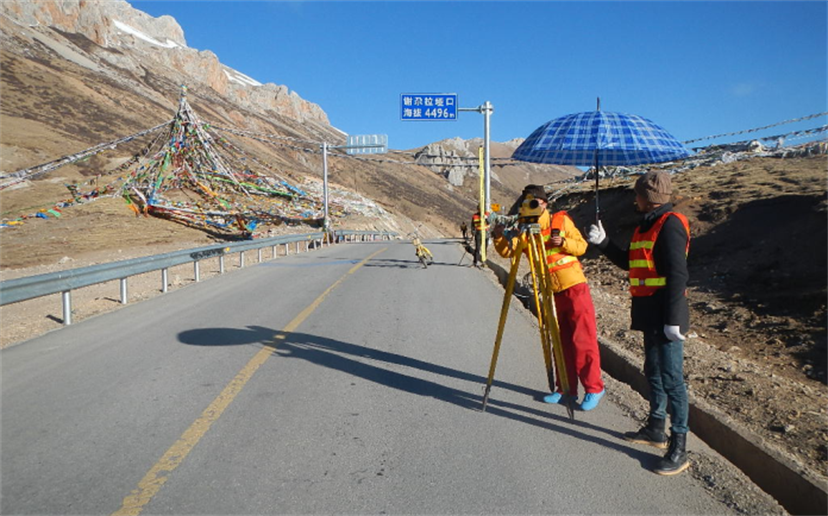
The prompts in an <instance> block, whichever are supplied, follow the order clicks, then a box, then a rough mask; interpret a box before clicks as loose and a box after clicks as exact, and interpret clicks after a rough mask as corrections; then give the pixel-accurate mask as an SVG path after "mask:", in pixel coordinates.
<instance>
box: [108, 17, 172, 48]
mask: <svg viewBox="0 0 828 516" xmlns="http://www.w3.org/2000/svg"><path fill="white" fill-rule="evenodd" d="M112 22H113V23H114V24H115V27H117V28H118V29H120V30H122V31H123V32H126V33H127V34H132V35H133V36H135V37H136V38H138V39H143V40H144V41H146V42H147V43H151V44H153V45H156V46H159V47H164V48H176V47H179V46H180V45H179V44H178V43H176V42H175V41H170V40H169V39H168V40H167V42H166V43H161V42H160V41H158V40H157V39H155V38H153V37H152V36H148V35H146V34H144V33H143V32H141V31H140V30H138V29H134V28H132V27H130V26H129V25H127V24H126V23H122V22H119V21H118V20H112Z"/></svg>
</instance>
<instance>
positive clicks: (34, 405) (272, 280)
mask: <svg viewBox="0 0 828 516" xmlns="http://www.w3.org/2000/svg"><path fill="white" fill-rule="evenodd" d="M427 245H428V246H429V248H430V249H431V250H432V252H433V253H434V257H435V264H434V265H432V266H431V267H429V268H428V269H422V268H421V267H420V265H419V264H418V263H417V262H416V261H415V256H414V250H413V247H412V246H411V245H410V243H408V242H399V243H397V242H376V243H361V244H340V245H338V246H334V247H327V248H323V249H320V250H316V251H313V252H311V253H306V254H300V255H293V256H289V257H284V258H278V259H276V260H274V261H270V262H265V263H262V264H257V265H255V266H250V267H247V268H245V269H240V270H237V271H234V272H232V273H231V274H225V275H223V276H219V277H216V278H213V279H210V280H209V281H204V282H201V283H197V284H193V285H191V286H189V287H187V288H184V289H180V290H177V291H174V292H171V293H169V294H165V295H163V296H160V297H157V298H154V299H151V300H148V301H145V302H142V303H136V304H133V305H129V306H127V307H124V308H123V309H120V310H117V311H114V312H110V313H107V314H104V315H101V316H97V317H94V318H90V319H87V320H84V321H82V322H80V323H78V324H75V325H72V326H69V327H66V328H64V329H61V330H59V331H55V332H52V333H49V334H47V335H44V336H42V337H39V338H36V339H33V340H30V341H28V342H25V343H23V344H20V345H17V346H14V347H11V348H8V349H5V350H3V351H2V352H0V359H2V405H1V406H0V410H1V411H0V416H2V434H0V439H1V440H2V447H1V449H0V453H1V454H0V473H2V501H0V504H1V505H0V512H2V514H112V513H116V512H118V513H121V514H130V513H131V514H138V513H142V514H284V513H351V514H354V513H374V514H377V513H420V514H460V513H462V514H528V513H547V514H549V513H556V514H562V513H593V514H595V513H597V514H606V513H615V514H618V513H626V514H711V513H717V514H726V513H728V512H729V511H728V509H727V508H726V507H725V506H723V505H721V504H720V503H718V502H716V501H715V500H713V499H712V498H711V497H710V496H709V495H708V494H707V492H706V491H705V490H704V489H703V487H702V486H701V485H700V484H699V483H698V482H697V481H695V480H694V479H693V478H692V477H691V476H690V475H688V474H682V475H679V476H676V477H660V476H658V475H655V474H653V473H652V472H650V470H649V469H650V468H651V467H652V465H653V464H654V461H655V460H656V459H657V456H658V453H660V452H658V451H657V450H655V449H647V448H646V447H640V446H634V445H628V444H627V443H626V442H625V441H623V440H622V439H621V438H620V436H621V434H622V433H623V432H625V431H627V430H632V429H634V428H635V427H636V423H635V422H634V421H633V420H631V419H629V418H628V417H626V416H625V415H624V414H623V413H622V412H621V410H620V409H618V408H617V407H615V406H613V405H612V403H610V402H609V401H608V400H606V398H605V399H604V400H603V401H602V403H601V405H600V407H599V408H598V409H596V410H594V411H592V412H577V413H576V418H575V420H574V421H573V420H570V419H569V418H568V416H567V415H566V411H565V409H564V408H563V407H561V406H548V405H545V404H543V403H541V402H540V401H539V399H540V397H541V396H542V395H543V394H544V392H545V389H546V386H545V373H544V368H543V365H542V355H541V350H540V345H539V343H538V342H539V339H538V333H537V329H536V326H535V325H534V322H533V320H532V319H531V318H530V317H528V316H527V314H526V312H524V311H522V310H518V309H517V308H516V306H517V305H513V307H512V309H511V310H510V312H509V316H508V319H507V325H506V330H505V338H504V342H503V349H502V352H501V354H500V360H499V362H498V368H497V374H496V375H495V384H494V387H493V389H492V392H491V397H490V399H489V406H488V409H487V411H486V412H482V411H481V410H480V406H481V400H482V393H483V386H484V384H485V381H486V375H487V374H488V370H489V363H490V360H491V353H492V346H493V343H494V336H495V332H496V329H497V318H498V314H499V311H500V305H501V302H502V299H503V291H502V289H501V288H500V287H499V286H498V285H497V284H495V283H494V282H493V281H492V278H491V275H490V273H488V272H484V271H480V270H476V269H474V268H470V267H467V265H468V264H469V261H470V258H469V256H468V255H466V256H465V258H464V261H463V265H464V266H458V265H457V264H458V262H459V261H460V259H461V255H462V254H463V251H462V249H461V247H460V246H459V245H458V244H456V243H454V242H450V241H436V242H428V243H427ZM366 259H367V261H366Z"/></svg>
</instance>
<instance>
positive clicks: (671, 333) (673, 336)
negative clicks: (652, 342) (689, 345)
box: [664, 324, 685, 342]
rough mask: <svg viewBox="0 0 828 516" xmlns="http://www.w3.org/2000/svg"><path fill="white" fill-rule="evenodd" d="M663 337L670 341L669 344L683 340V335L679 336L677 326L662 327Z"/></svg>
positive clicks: (679, 332) (667, 325) (679, 329)
mask: <svg viewBox="0 0 828 516" xmlns="http://www.w3.org/2000/svg"><path fill="white" fill-rule="evenodd" d="M664 336H665V337H667V338H668V339H670V342H675V341H677V340H685V339H684V335H682V334H681V328H679V327H678V326H672V325H670V324H665V325H664Z"/></svg>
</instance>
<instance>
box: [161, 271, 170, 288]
mask: <svg viewBox="0 0 828 516" xmlns="http://www.w3.org/2000/svg"><path fill="white" fill-rule="evenodd" d="M168 283H169V282H168V281H167V269H161V292H164V293H165V294H166V293H167V284H168Z"/></svg>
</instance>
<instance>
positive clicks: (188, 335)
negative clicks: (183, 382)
mask: <svg viewBox="0 0 828 516" xmlns="http://www.w3.org/2000/svg"><path fill="white" fill-rule="evenodd" d="M178 340H179V341H180V342H182V343H184V344H189V345H193V346H238V345H250V344H254V345H255V344H259V345H261V346H263V347H268V348H272V349H273V350H274V355H275V356H278V357H280V358H293V359H300V360H305V361H307V362H310V363H313V364H317V365H319V366H322V367H327V368H330V369H335V370H337V371H342V372H344V373H348V374H351V375H353V376H356V377H359V378H362V379H365V380H368V381H371V382H375V383H378V384H380V385H385V386H387V387H389V388H392V389H397V390H400V391H404V392H408V393H411V394H417V395H419V396H426V397H430V398H434V399H438V400H440V401H445V402H447V403H451V404H453V405H456V406H459V407H462V408H465V409H470V410H481V406H482V404H483V394H482V391H483V386H484V385H485V383H486V378H485V377H484V376H480V375H476V374H473V373H468V372H465V371H460V370H457V369H452V368H450V367H445V366H441V365H439V364H433V363H430V362H424V361H422V360H418V359H415V358H411V357H406V356H404V355H399V354H396V353H390V352H387V351H381V350H378V349H372V348H368V347H365V346H359V345H357V344H351V343H348V342H343V341H339V340H334V339H328V338H325V337H318V336H315V335H309V334H306V333H285V332H281V331H278V330H273V329H271V328H264V327H261V326H248V329H238V328H205V329H198V330H188V331H185V332H181V333H180V334H179V335H178ZM370 362H376V363H370ZM383 365H395V366H402V367H406V368H410V369H412V370H414V371H424V372H428V373H433V374H437V375H441V376H446V377H449V378H455V379H458V380H463V381H467V382H471V383H474V384H476V386H477V387H476V389H477V390H479V391H480V393H479V394H475V393H472V392H468V391H465V390H460V389H456V388H453V387H448V386H446V385H442V384H440V383H436V382H433V381H430V380H424V379H422V378H417V377H416V376H411V375H408V374H403V373H400V372H397V371H392V370H390V369H389V368H387V367H383ZM497 389H506V390H510V391H513V392H517V393H520V394H524V395H527V396H528V397H530V398H532V399H533V400H537V399H539V398H540V397H541V395H542V394H543V393H540V392H539V391H536V390H533V389H528V388H526V387H522V386H520V385H515V384H512V383H507V382H502V381H497V380H495V381H494V382H493V383H492V393H493V394H494V395H493V396H492V397H490V398H489V402H488V406H487V409H486V413H487V414H491V415H493V416H499V417H505V418H508V419H512V420H514V421H520V422H522V423H526V424H530V425H534V426H538V427H541V428H545V429H548V430H552V431H554V432H559V433H563V434H566V435H569V436H572V437H576V438H579V439H583V440H585V441H589V442H592V443H595V444H599V445H601V446H604V447H606V448H609V449H612V450H615V451H618V452H621V453H625V454H627V455H629V456H630V457H631V458H633V459H635V460H638V461H639V462H640V463H641V464H642V467H647V468H649V467H651V466H652V463H653V462H654V461H655V460H657V457H655V456H654V455H652V454H651V453H647V452H644V451H641V450H638V449H635V448H632V447H629V446H626V445H625V444H624V442H623V440H622V434H621V433H620V432H617V431H614V430H609V429H606V428H602V427H600V426H596V425H593V424H591V423H588V422H586V421H583V420H580V419H578V417H579V416H580V415H581V414H580V413H576V416H575V417H576V419H575V420H570V419H569V418H568V417H566V416H564V415H557V414H553V413H550V412H549V411H548V410H549V409H547V410H539V409H534V408H531V407H527V406H525V405H519V404H516V403H510V402H506V401H501V400H498V399H497V395H496V391H497ZM549 408H551V409H552V410H554V409H556V408H559V407H554V408H553V407H549ZM560 410H561V411H563V408H562V407H560ZM581 429H584V430H587V429H588V430H591V431H597V432H601V433H604V434H606V435H607V437H608V438H602V437H597V436H595V435H590V434H587V433H584V432H582V431H581Z"/></svg>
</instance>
